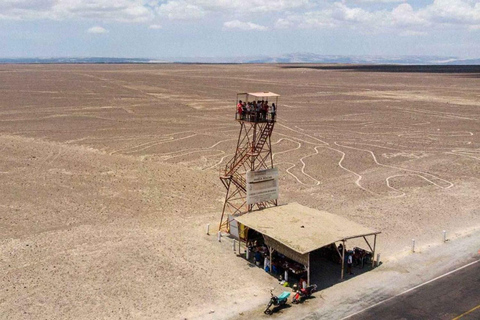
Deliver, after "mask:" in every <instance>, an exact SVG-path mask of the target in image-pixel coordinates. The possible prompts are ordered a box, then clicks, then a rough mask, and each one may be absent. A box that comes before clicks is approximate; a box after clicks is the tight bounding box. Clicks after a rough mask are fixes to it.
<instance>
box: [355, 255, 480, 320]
mask: <svg viewBox="0 0 480 320" xmlns="http://www.w3.org/2000/svg"><path fill="white" fill-rule="evenodd" d="M348 319H349V320H362V319H389V320H390V319H392V320H394V319H409V320H410V319H422V320H423V319H442V320H443V319H449V320H452V319H461V320H471V319H475V320H478V319H480V262H477V263H474V264H472V265H470V266H468V267H465V268H463V269H461V270H458V271H456V272H454V273H451V274H449V275H447V276H445V277H442V278H440V279H438V280H435V281H432V282H430V283H428V284H425V285H424V286H421V287H418V288H417V289H414V290H411V291H409V292H407V293H405V294H402V295H399V296H397V297H395V298H393V299H391V300H388V301H386V302H384V303H380V304H378V305H377V306H375V307H373V308H370V309H367V310H365V311H363V312H361V313H359V314H356V315H354V316H352V317H350V318H348Z"/></svg>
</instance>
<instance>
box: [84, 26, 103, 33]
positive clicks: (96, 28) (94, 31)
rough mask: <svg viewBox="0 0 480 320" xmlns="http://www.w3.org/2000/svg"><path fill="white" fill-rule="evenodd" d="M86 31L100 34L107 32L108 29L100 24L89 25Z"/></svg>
mask: <svg viewBox="0 0 480 320" xmlns="http://www.w3.org/2000/svg"><path fill="white" fill-rule="evenodd" d="M87 32H88V33H94V34H102V33H108V31H107V30H106V29H105V28H103V27H100V26H95V27H91V28H90V29H88V30H87Z"/></svg>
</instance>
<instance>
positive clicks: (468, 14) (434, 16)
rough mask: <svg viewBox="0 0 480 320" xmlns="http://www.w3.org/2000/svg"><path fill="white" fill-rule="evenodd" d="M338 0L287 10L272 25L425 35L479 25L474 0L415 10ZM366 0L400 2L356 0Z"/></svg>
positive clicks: (441, 0)
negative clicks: (314, 8)
mask: <svg viewBox="0 0 480 320" xmlns="http://www.w3.org/2000/svg"><path fill="white" fill-rule="evenodd" d="M347 2H352V1H342V2H334V3H330V4H326V5H324V6H322V8H320V9H317V10H313V11H307V12H303V13H301V14H300V13H290V14H287V15H286V16H284V17H283V18H280V19H278V20H277V23H276V27H278V28H282V27H285V26H288V27H292V26H297V27H299V28H351V29H354V30H356V31H360V32H366V33H372V32H374V33H397V34H399V35H403V36H417V35H425V34H426V31H425V30H426V29H427V28H428V29H429V30H434V29H441V28H444V27H449V26H452V25H455V26H457V27H463V28H465V29H469V30H475V28H476V26H478V25H480V3H479V2H478V1H475V0H433V2H432V3H431V4H429V5H427V6H425V7H423V8H420V9H417V10H415V9H414V8H413V7H412V6H411V5H410V4H408V3H401V4H399V5H398V6H396V7H395V8H393V9H392V10H390V11H389V10H385V9H382V10H378V9H377V10H374V9H371V8H369V7H368V6H362V7H361V8H360V7H355V6H352V5H347V4H346V3H347ZM353 2H357V3H360V2H362V3H368V2H371V3H373V2H400V1H375V0H371V1H368V0H360V1H353Z"/></svg>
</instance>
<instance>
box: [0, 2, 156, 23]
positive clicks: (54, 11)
mask: <svg viewBox="0 0 480 320" xmlns="http://www.w3.org/2000/svg"><path fill="white" fill-rule="evenodd" d="M146 3H147V0H115V1H110V0H2V1H0V12H1V13H0V18H3V19H17V20H38V19H53V20H65V19H92V20H95V19H97V20H100V19H101V20H110V21H120V22H145V21H148V20H151V19H152V18H153V17H154V13H153V10H152V9H151V8H150V7H149V6H147V5H146Z"/></svg>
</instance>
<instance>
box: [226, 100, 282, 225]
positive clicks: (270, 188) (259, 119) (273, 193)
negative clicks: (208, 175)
mask: <svg viewBox="0 0 480 320" xmlns="http://www.w3.org/2000/svg"><path fill="white" fill-rule="evenodd" d="M278 97H279V95H278V94H276V93H273V92H254V93H238V94H237V106H236V112H235V121H237V122H238V123H239V125H240V132H239V134H238V140H237V147H236V150H235V155H234V156H233V158H231V159H230V161H228V162H227V164H226V165H225V167H224V168H221V170H220V180H221V181H222V183H223V185H224V186H225V188H226V189H227V194H226V195H225V202H224V204H223V211H222V217H221V219H220V225H219V230H220V231H226V232H230V221H231V219H232V218H233V217H235V216H239V215H242V214H245V213H247V212H250V211H252V210H254V209H263V208H266V207H271V206H276V205H277V199H278V170H277V169H276V168H274V167H273V154H272V143H271V139H270V138H271V135H272V131H273V127H274V126H275V121H276V117H277V108H278Z"/></svg>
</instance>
